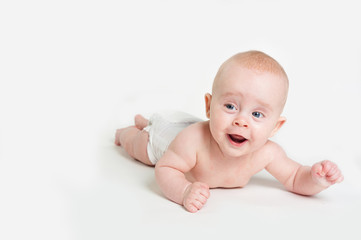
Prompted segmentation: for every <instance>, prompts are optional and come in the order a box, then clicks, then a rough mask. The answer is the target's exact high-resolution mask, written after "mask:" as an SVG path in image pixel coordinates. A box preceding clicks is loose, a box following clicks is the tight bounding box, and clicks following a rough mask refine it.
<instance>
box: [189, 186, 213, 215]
mask: <svg viewBox="0 0 361 240" xmlns="http://www.w3.org/2000/svg"><path fill="white" fill-rule="evenodd" d="M208 198H209V187H208V185H207V184H205V183H201V182H195V183H192V184H190V185H189V186H188V187H187V189H186V191H185V192H184V197H183V206H184V207H185V208H186V209H187V210H188V211H190V212H192V213H195V212H197V211H198V210H199V209H201V208H202V207H203V205H204V204H206V202H207V199H208Z"/></svg>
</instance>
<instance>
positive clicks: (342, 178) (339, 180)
mask: <svg viewBox="0 0 361 240" xmlns="http://www.w3.org/2000/svg"><path fill="white" fill-rule="evenodd" d="M343 180H344V176H341V177H339V178H338V179H337V180H336V183H340V182H342V181H343Z"/></svg>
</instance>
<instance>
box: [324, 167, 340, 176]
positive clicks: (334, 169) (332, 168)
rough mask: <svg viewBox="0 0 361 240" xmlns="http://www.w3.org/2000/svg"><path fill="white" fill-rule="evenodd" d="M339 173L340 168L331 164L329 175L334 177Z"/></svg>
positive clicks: (327, 174)
mask: <svg viewBox="0 0 361 240" xmlns="http://www.w3.org/2000/svg"><path fill="white" fill-rule="evenodd" d="M337 173H340V170H339V169H338V168H337V166H336V165H334V166H331V168H330V169H329V171H328V172H326V176H327V177H332V176H333V175H336V174H337Z"/></svg>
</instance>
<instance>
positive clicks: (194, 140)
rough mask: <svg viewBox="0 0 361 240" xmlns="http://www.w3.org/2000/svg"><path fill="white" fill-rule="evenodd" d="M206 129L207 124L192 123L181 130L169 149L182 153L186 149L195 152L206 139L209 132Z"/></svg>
mask: <svg viewBox="0 0 361 240" xmlns="http://www.w3.org/2000/svg"><path fill="white" fill-rule="evenodd" d="M207 129H209V128H208V127H207V122H197V123H194V124H192V125H190V126H188V127H186V128H185V129H183V130H182V131H181V132H180V133H179V134H178V135H177V136H176V138H175V139H174V140H173V142H172V143H171V145H170V146H169V147H170V148H171V149H173V148H177V149H182V151H183V150H187V149H191V150H195V149H197V148H198V147H199V146H200V145H202V143H203V142H204V141H205V139H206V138H207V134H208V132H209V130H208V131H207Z"/></svg>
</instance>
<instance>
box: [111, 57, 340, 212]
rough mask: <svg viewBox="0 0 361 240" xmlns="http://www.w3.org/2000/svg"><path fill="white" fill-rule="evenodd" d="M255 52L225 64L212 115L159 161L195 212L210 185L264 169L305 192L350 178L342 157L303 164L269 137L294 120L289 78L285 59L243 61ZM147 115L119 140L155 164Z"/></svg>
mask: <svg viewBox="0 0 361 240" xmlns="http://www.w3.org/2000/svg"><path fill="white" fill-rule="evenodd" d="M247 57H248V56H247V55H246V56H244V55H240V58H239V59H237V58H236V59H231V60H229V61H227V62H226V64H224V65H222V67H221V70H220V71H219V73H218V74H217V76H216V79H215V81H214V84H213V91H212V95H211V94H209V93H207V94H206V95H205V105H206V116H207V118H208V119H209V120H208V121H204V122H199V123H195V124H192V125H190V126H189V127H187V128H185V129H184V130H183V131H181V132H180V133H179V134H178V135H177V137H176V138H175V139H174V140H173V141H172V143H171V144H170V146H169V148H168V149H167V151H166V152H165V153H164V155H163V156H162V158H161V159H159V161H158V162H157V164H156V165H155V174H156V180H157V183H158V185H159V186H160V188H161V190H162V192H163V193H164V195H165V196H166V197H167V198H169V199H170V200H172V201H174V202H176V203H178V204H181V205H183V206H184V207H185V208H186V209H187V210H188V211H190V212H197V211H198V210H200V209H201V208H202V207H203V206H204V204H205V203H206V202H207V199H208V198H209V196H210V192H209V189H210V188H218V187H223V188H234V187H243V186H245V185H246V184H247V183H248V181H249V179H250V178H251V177H252V176H253V175H254V174H256V173H257V172H259V171H261V170H262V169H266V170H267V171H268V172H269V173H270V174H271V175H273V176H274V177H275V178H276V179H277V180H278V181H280V182H281V183H282V184H283V185H284V187H285V188H286V189H287V190H289V191H291V192H294V193H298V194H302V195H314V194H317V193H319V192H320V191H322V190H324V189H326V188H328V187H329V186H331V185H333V184H335V183H339V182H341V181H342V180H343V175H342V173H341V171H340V170H339V168H338V167H337V165H336V164H335V163H333V162H331V161H327V160H326V161H322V162H318V163H316V164H314V165H313V166H312V167H308V166H303V165H301V164H299V163H297V162H295V161H293V160H291V159H290V158H288V157H287V155H286V154H285V152H284V150H283V149H282V148H281V147H280V146H279V145H278V144H276V143H274V142H272V141H270V140H269V138H270V137H272V136H273V135H274V134H276V133H277V131H278V130H279V129H280V128H281V127H282V125H283V124H284V123H285V121H286V119H285V118H284V117H282V116H281V113H282V110H283V106H284V103H285V101H286V98H287V89H288V80H287V78H286V76H285V75H284V72H283V70H282V69H281V70H282V71H281V70H279V68H278V67H277V64H276V65H275V63H274V62H272V61H271V63H267V61H269V59H266V60H267V61H266V60H265V61H263V60H264V59H261V60H260V63H262V64H263V65H267V64H268V65H267V67H266V68H264V69H263V68H262V66H263V65H262V64H258V65H257V64H254V63H252V62H251V63H248V62H246V63H247V64H244V65H243V62H245V61H248V60H247ZM261 57H262V56H261ZM256 60H257V59H256ZM257 61H258V60H257ZM256 63H257V62H256ZM252 64H253V65H252ZM272 64H273V65H272ZM274 65H275V66H274ZM254 66H256V67H254ZM260 66H261V67H260ZM147 123H148V120H147V119H145V118H143V117H141V116H140V115H137V116H136V117H135V126H131V127H128V128H123V129H119V130H117V132H116V140H115V144H116V145H121V146H123V147H124V148H125V150H126V151H127V152H128V153H129V154H130V155H131V156H132V157H134V158H135V159H137V160H139V161H141V162H143V163H145V164H147V165H152V163H151V162H150V161H149V158H148V155H147V144H148V138H149V136H148V133H147V132H146V131H142V129H143V128H144V127H145V126H146V125H147Z"/></svg>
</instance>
